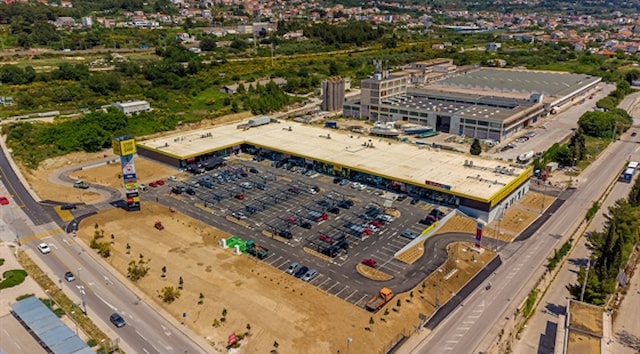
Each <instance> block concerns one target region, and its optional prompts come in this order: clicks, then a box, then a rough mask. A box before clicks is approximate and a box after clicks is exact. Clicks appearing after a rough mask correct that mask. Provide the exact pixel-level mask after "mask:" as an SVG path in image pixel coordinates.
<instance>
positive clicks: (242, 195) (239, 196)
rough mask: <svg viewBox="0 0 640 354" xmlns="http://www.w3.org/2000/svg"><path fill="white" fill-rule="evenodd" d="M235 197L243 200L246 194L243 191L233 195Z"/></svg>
mask: <svg viewBox="0 0 640 354" xmlns="http://www.w3.org/2000/svg"><path fill="white" fill-rule="evenodd" d="M233 197H234V198H236V199H238V200H243V199H244V194H242V193H237V194H236V195H234V196H233Z"/></svg>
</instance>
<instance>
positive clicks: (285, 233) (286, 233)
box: [276, 230, 293, 240]
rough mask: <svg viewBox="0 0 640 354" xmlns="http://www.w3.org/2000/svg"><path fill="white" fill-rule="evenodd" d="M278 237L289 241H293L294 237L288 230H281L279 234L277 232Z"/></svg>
mask: <svg viewBox="0 0 640 354" xmlns="http://www.w3.org/2000/svg"><path fill="white" fill-rule="evenodd" d="M276 235H278V236H280V237H284V238H286V239H287V240H291V239H292V238H293V235H292V234H291V232H290V231H287V230H279V231H278V232H276Z"/></svg>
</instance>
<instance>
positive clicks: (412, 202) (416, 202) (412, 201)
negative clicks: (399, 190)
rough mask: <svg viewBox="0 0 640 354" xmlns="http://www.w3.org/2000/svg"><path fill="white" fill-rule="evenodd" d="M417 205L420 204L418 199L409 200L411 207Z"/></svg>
mask: <svg viewBox="0 0 640 354" xmlns="http://www.w3.org/2000/svg"><path fill="white" fill-rule="evenodd" d="M418 203H420V199H418V198H413V199H411V205H416V204H418Z"/></svg>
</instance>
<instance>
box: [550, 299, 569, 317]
mask: <svg viewBox="0 0 640 354" xmlns="http://www.w3.org/2000/svg"><path fill="white" fill-rule="evenodd" d="M544 308H545V309H547V311H548V312H549V313H551V314H554V315H556V316H559V315H564V314H566V313H567V307H566V306H562V305H556V304H552V303H550V302H547V304H546V305H545V306H544Z"/></svg>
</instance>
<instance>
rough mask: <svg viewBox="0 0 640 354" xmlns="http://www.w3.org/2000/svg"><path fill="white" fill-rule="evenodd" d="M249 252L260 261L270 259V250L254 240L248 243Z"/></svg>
mask: <svg viewBox="0 0 640 354" xmlns="http://www.w3.org/2000/svg"><path fill="white" fill-rule="evenodd" d="M247 252H248V253H249V254H250V255H252V256H254V257H257V258H258V259H265V258H267V257H269V250H268V249H267V248H264V247H262V246H260V245H259V244H257V243H256V242H255V241H254V240H249V241H247Z"/></svg>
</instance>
